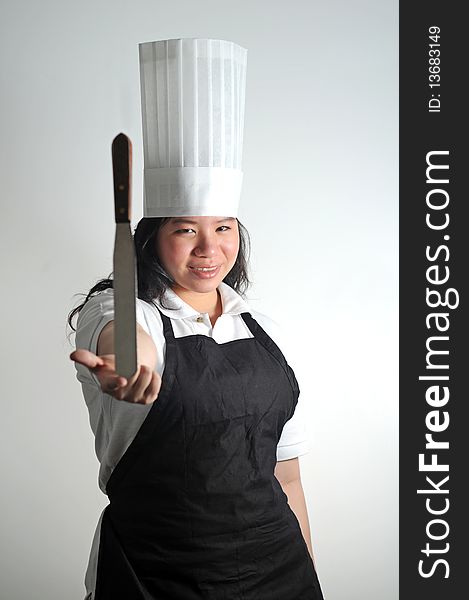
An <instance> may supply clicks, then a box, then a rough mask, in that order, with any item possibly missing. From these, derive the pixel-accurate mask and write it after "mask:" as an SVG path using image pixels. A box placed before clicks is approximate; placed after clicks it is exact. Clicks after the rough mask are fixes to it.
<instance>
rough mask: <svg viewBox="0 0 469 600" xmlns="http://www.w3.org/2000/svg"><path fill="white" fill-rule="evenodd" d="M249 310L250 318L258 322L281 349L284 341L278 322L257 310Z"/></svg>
mask: <svg viewBox="0 0 469 600" xmlns="http://www.w3.org/2000/svg"><path fill="white" fill-rule="evenodd" d="M249 312H250V313H251V315H252V318H253V319H255V320H256V321H257V322H258V323H259V325H260V326H261V327H262V329H263V330H264V331H265V332H266V333H267V335H268V336H269V337H271V338H272V339H273V340H274V342H275V343H276V344H277V346H279V347H280V349H282V348H283V346H284V345H285V343H284V339H283V333H282V327H281V326H280V324H279V323H278V322H277V321H275V320H274V319H272V318H271V317H269V316H267V315H266V314H264V313H261V312H259V311H257V310H250V311H249Z"/></svg>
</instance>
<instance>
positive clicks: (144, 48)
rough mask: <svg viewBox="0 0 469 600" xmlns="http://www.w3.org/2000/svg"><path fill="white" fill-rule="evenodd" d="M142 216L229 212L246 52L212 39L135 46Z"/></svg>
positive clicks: (237, 164) (237, 187)
mask: <svg viewBox="0 0 469 600" xmlns="http://www.w3.org/2000/svg"><path fill="white" fill-rule="evenodd" d="M139 56H140V83H141V100H142V129H143V150H144V211H143V216H144V217H165V216H182V215H186V216H188V215H193V216H202V215H212V216H217V215H223V216H233V217H236V216H237V213H238V204H239V198H240V193H241V184H242V178H243V174H242V171H241V155H242V148H243V126H244V100H245V89H246V60H247V50H246V49H245V48H242V47H241V46H238V45H237V44H235V43H233V42H228V41H225V40H212V39H195V38H183V39H170V40H160V41H156V42H146V43H143V44H139Z"/></svg>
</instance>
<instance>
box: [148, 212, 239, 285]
mask: <svg viewBox="0 0 469 600" xmlns="http://www.w3.org/2000/svg"><path fill="white" fill-rule="evenodd" d="M156 250H157V253H158V256H159V259H160V262H161V263H162V265H163V267H164V268H165V270H166V271H167V273H168V274H169V275H171V276H172V278H173V279H174V280H175V282H176V284H175V285H174V286H173V290H174V291H175V292H176V293H177V294H179V295H180V296H181V297H183V296H187V295H190V296H193V295H194V294H214V293H216V292H215V290H216V288H217V287H218V285H219V284H220V282H221V281H223V279H224V278H225V277H226V276H227V274H228V273H229V272H230V271H231V269H232V268H233V265H234V264H235V262H236V258H237V256H238V250H239V229H238V221H237V219H235V218H234V217H172V218H171V219H170V220H169V221H167V222H166V223H165V224H164V225H163V226H162V227H161V228H160V230H159V232H158V236H157V239H156ZM213 267H215V268H213ZM202 268H209V269H210V270H208V271H202V270H201V269H202Z"/></svg>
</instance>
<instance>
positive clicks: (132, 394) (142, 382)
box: [128, 365, 152, 403]
mask: <svg viewBox="0 0 469 600" xmlns="http://www.w3.org/2000/svg"><path fill="white" fill-rule="evenodd" d="M151 378H152V370H151V369H150V367H147V366H145V365H142V366H141V367H140V374H139V376H138V379H137V381H136V382H135V384H134V385H133V386H132V388H131V389H130V390H129V394H128V397H129V398H132V400H131V402H138V403H142V402H143V401H144V398H143V397H144V393H145V390H146V389H147V387H148V386H149V384H150V382H151Z"/></svg>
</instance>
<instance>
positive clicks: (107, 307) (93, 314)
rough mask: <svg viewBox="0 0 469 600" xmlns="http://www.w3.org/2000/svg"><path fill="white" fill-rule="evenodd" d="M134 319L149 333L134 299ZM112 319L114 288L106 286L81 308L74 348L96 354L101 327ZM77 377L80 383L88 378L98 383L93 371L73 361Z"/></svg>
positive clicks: (139, 305)
mask: <svg viewBox="0 0 469 600" xmlns="http://www.w3.org/2000/svg"><path fill="white" fill-rule="evenodd" d="M135 316H136V321H137V323H138V324H139V325H141V326H142V327H143V329H144V330H145V331H146V332H147V333H148V334H149V333H150V331H149V328H148V324H147V322H146V319H145V314H144V311H143V309H142V306H141V301H140V300H139V299H138V298H137V299H136V315H135ZM112 320H114V290H113V289H112V288H108V289H107V290H104V291H102V292H100V293H99V294H97V295H96V296H93V297H92V298H90V299H89V300H88V302H87V303H86V304H85V306H84V307H83V308H82V309H81V311H80V313H79V315H78V320H77V328H76V334H75V346H76V348H77V349H78V348H84V349H85V350H89V351H90V352H93V353H94V354H96V350H97V345H98V338H99V334H100V333H101V331H102V330H103V328H104V327H105V326H106V325H107V324H108V323H109V322H110V321H112ZM75 365H76V368H77V378H78V380H79V381H80V382H81V383H89V382H90V380H91V381H93V382H94V383H95V384H96V385H98V386H99V385H100V384H99V381H98V379H97V377H96V375H95V374H94V373H92V372H91V371H90V370H89V369H88V368H87V367H84V366H83V365H80V364H78V363H75Z"/></svg>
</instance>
